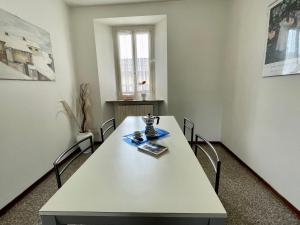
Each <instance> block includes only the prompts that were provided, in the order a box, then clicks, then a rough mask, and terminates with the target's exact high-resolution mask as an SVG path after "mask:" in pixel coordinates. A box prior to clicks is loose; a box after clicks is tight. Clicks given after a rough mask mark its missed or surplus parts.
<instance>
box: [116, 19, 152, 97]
mask: <svg viewBox="0 0 300 225" xmlns="http://www.w3.org/2000/svg"><path fill="white" fill-rule="evenodd" d="M112 31H113V42H114V60H115V71H116V87H117V97H118V99H121V100H123V99H131V98H133V99H135V100H140V99H141V98H142V97H141V92H138V91H137V78H136V75H137V73H136V59H137V58H136V33H139V32H143V31H144V32H145V31H147V32H149V34H150V46H149V68H150V74H149V76H150V77H149V81H150V84H149V87H150V91H149V92H147V96H148V98H151V99H154V98H155V60H154V57H155V52H154V51H155V46H154V43H155V42H154V26H153V25H134V26H115V27H113V29H112ZM119 32H129V33H131V34H132V48H133V49H132V50H133V58H134V60H133V61H134V62H133V64H134V65H133V67H134V94H133V95H124V94H123V93H122V84H121V69H120V56H119V42H118V33H119Z"/></svg>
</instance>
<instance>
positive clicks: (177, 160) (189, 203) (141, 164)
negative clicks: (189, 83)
mask: <svg viewBox="0 0 300 225" xmlns="http://www.w3.org/2000/svg"><path fill="white" fill-rule="evenodd" d="M144 126H145V125H144V122H143V121H142V118H141V117H127V118H126V120H125V121H124V122H123V123H122V124H121V125H120V126H119V127H118V128H117V129H116V130H115V131H114V133H112V134H111V136H110V137H109V138H108V139H107V140H106V141H105V142H104V143H103V144H102V145H101V146H100V147H99V148H98V149H97V150H96V152H95V153H94V154H93V155H92V156H91V157H90V158H89V159H88V160H87V161H86V162H85V163H84V164H83V165H82V166H81V167H80V169H78V170H77V172H76V173H75V174H74V175H73V176H72V177H71V178H70V179H69V180H68V181H67V182H66V183H65V184H63V186H62V188H61V189H59V190H58V191H57V192H56V193H55V194H54V195H53V196H52V198H51V199H50V200H49V201H48V202H47V203H46V204H45V205H44V206H43V207H42V208H41V210H40V215H41V218H42V222H43V225H60V224H98V225H143V224H149V225H150V224H151V225H153V224H158V225H164V224H166V225H167V224H168V225H173V224H174V225H190V224H191V225H192V224H197V225H202V224H208V222H209V220H210V223H209V224H210V225H221V224H222V225H223V224H225V218H226V211H225V209H224V207H223V206H222V203H221V202H220V200H219V198H218V196H217V195H216V193H215V192H214V189H213V187H212V185H211V184H210V183H209V180H208V178H207V176H206V175H205V173H204V171H203V169H202V167H201V166H200V164H199V162H198V160H197V159H196V157H195V155H194V153H193V151H192V149H191V148H190V146H189V144H188V142H187V141H186V139H185V137H184V135H183V133H182V131H181V129H180V127H179V126H178V124H177V122H176V120H175V118H174V117H171V116H166V117H161V121H160V124H159V125H158V127H159V128H162V129H165V130H167V131H169V132H170V135H169V136H168V137H165V138H163V139H161V140H159V141H158V143H161V144H163V145H165V146H167V147H168V148H169V151H168V152H167V153H166V154H165V155H163V156H161V157H160V158H158V159H157V158H154V157H152V156H149V155H147V154H145V153H142V152H140V151H138V150H137V148H136V147H134V146H131V145H129V144H127V143H125V142H124V141H123V140H122V137H123V136H124V135H126V134H128V133H131V132H133V131H136V130H142V129H144Z"/></svg>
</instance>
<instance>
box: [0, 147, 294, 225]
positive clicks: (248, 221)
mask: <svg viewBox="0 0 300 225" xmlns="http://www.w3.org/2000/svg"><path fill="white" fill-rule="evenodd" d="M216 148H217V151H218V153H219V154H220V158H221V161H222V171H221V181H220V194H219V196H220V199H221V201H222V203H223V204H224V207H225V208H226V210H227V212H228V219H227V223H226V224H227V225H257V224H261V225H300V220H299V218H297V217H296V215H295V214H294V213H293V212H292V211H290V209H288V208H287V207H286V206H285V205H284V204H283V202H282V201H281V200H280V199H278V197H277V196H276V195H274V194H273V193H272V192H270V191H269V190H268V189H267V188H266V187H265V186H264V185H263V184H262V183H261V181H260V180H259V179H257V178H256V177H255V176H253V174H252V173H251V172H250V171H249V170H248V169H247V168H245V167H244V166H242V165H241V164H240V163H239V162H238V161H236V160H235V159H234V158H233V157H232V156H231V155H230V154H229V153H228V152H226V150H224V148H223V147H222V146H221V145H216ZM88 156H89V155H83V156H82V157H80V158H79V160H77V163H75V164H74V165H72V167H71V168H70V169H69V170H68V171H69V172H68V174H66V176H65V178H64V179H67V177H69V176H70V175H71V174H72V173H73V172H74V171H76V170H77V169H78V168H79V167H80V165H81V164H82V163H83V162H84V161H85V160H86V159H87V157H88ZM198 158H199V159H200V162H201V164H202V165H203V167H204V169H205V170H206V171H207V173H208V174H209V177H210V172H209V168H210V167H209V165H208V164H207V161H205V160H202V158H201V154H199V156H198ZM56 190H57V188H56V180H55V177H54V174H51V175H50V176H49V177H47V178H46V179H45V180H44V181H43V182H42V183H41V184H39V185H38V186H37V187H36V188H35V189H34V190H33V191H32V192H30V193H29V194H28V195H27V196H25V197H24V198H23V199H22V200H21V201H20V202H18V203H17V204H16V205H15V206H14V207H13V208H11V209H10V210H9V211H8V212H7V213H6V214H4V215H3V216H2V217H1V218H0V224H1V225H8V224H9V225H36V224H40V219H39V216H38V210H39V209H40V208H41V206H42V205H43V204H44V203H45V202H46V201H47V200H48V199H49V198H50V197H51V196H52V195H53V194H54V193H55V191H56Z"/></svg>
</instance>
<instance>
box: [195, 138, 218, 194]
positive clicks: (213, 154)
mask: <svg viewBox="0 0 300 225" xmlns="http://www.w3.org/2000/svg"><path fill="white" fill-rule="evenodd" d="M195 141H196V144H195V153H196V155H197V150H198V149H200V150H202V151H203V153H204V154H205V155H206V156H207V158H208V159H209V162H210V163H211V165H212V167H213V170H214V173H215V191H216V193H217V194H218V192H219V184H220V173H221V161H220V158H219V156H218V153H217V151H216V149H215V148H214V146H213V145H212V144H211V143H210V142H209V141H208V140H206V139H205V138H204V137H202V136H200V135H198V134H196V140H195ZM201 145H206V146H208V148H207V149H206V148H204V146H201Z"/></svg>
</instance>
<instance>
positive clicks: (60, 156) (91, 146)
mask: <svg viewBox="0 0 300 225" xmlns="http://www.w3.org/2000/svg"><path fill="white" fill-rule="evenodd" d="M87 140H89V143H90V145H89V146H88V147H87V148H85V149H84V150H80V151H79V152H78V153H77V154H76V155H75V156H74V157H73V158H72V159H70V160H69V162H68V163H67V164H66V165H65V166H64V167H63V168H62V169H61V170H59V165H60V163H61V162H62V161H63V160H64V157H65V156H66V155H67V154H68V153H70V152H71V151H74V149H75V147H77V148H78V147H79V144H80V143H82V142H85V141H87ZM89 149H91V151H92V153H94V144H93V137H92V136H89V137H86V138H84V139H82V140H81V141H78V142H77V143H75V144H74V145H72V146H71V147H69V148H68V149H67V150H65V151H64V152H63V153H61V154H60V155H59V156H58V158H57V159H56V160H55V161H54V163H53V166H54V171H55V176H56V181H57V187H58V189H59V188H61V186H62V183H61V177H60V176H61V175H62V174H63V173H64V172H65V170H66V169H67V168H68V167H69V166H70V165H71V163H72V162H73V161H74V160H75V159H77V158H78V157H79V156H80V155H81V154H83V153H84V152H86V151H87V150H89Z"/></svg>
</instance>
